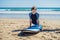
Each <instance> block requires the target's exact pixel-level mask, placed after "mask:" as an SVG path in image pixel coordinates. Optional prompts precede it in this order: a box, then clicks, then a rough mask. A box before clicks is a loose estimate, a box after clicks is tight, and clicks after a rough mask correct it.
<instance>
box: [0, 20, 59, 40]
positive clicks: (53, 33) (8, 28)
mask: <svg viewBox="0 0 60 40" xmlns="http://www.w3.org/2000/svg"><path fill="white" fill-rule="evenodd" d="M40 24H41V25H42V26H43V31H42V32H39V33H37V34H33V35H29V36H28V34H27V36H18V34H20V31H16V32H12V31H13V30H22V29H24V28H27V27H29V20H28V19H0V40H60V20H47V19H41V20H40Z"/></svg>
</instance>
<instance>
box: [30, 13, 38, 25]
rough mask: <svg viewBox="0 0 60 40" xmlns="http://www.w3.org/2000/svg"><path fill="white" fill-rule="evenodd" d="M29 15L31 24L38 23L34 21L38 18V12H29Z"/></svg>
mask: <svg viewBox="0 0 60 40" xmlns="http://www.w3.org/2000/svg"><path fill="white" fill-rule="evenodd" d="M29 17H30V19H31V20H32V23H33V24H38V23H37V21H36V20H38V19H39V14H38V13H35V14H32V12H31V13H29Z"/></svg>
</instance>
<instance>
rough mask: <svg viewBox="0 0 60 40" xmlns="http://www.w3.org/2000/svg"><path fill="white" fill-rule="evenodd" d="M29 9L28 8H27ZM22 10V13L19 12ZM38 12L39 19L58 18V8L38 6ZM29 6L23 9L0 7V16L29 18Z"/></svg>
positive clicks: (59, 12) (59, 10) (59, 15)
mask: <svg viewBox="0 0 60 40" xmlns="http://www.w3.org/2000/svg"><path fill="white" fill-rule="evenodd" d="M28 9H29V10H28ZM5 11H7V12H5ZM9 12H11V13H9ZM21 12H22V13H21ZM37 12H38V13H39V15H40V16H39V19H40V18H44V19H60V8H58V9H53V8H51V9H49V8H46V9H45V8H40V9H38V10H37ZM29 13H30V8H27V9H24V8H21V9H20V10H18V9H17V8H14V9H13V8H11V9H9V8H0V18H20V19H29Z"/></svg>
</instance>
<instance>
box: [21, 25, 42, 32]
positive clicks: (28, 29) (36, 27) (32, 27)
mask: <svg viewBox="0 0 60 40" xmlns="http://www.w3.org/2000/svg"><path fill="white" fill-rule="evenodd" d="M41 30H42V25H40V26H38V25H33V26H31V27H28V28H25V29H23V30H22V32H25V33H26V32H28V33H37V32H39V31H41Z"/></svg>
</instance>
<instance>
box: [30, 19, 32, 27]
mask: <svg viewBox="0 0 60 40" xmlns="http://www.w3.org/2000/svg"><path fill="white" fill-rule="evenodd" d="M31 24H32V20H31V19H30V27H31Z"/></svg>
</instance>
